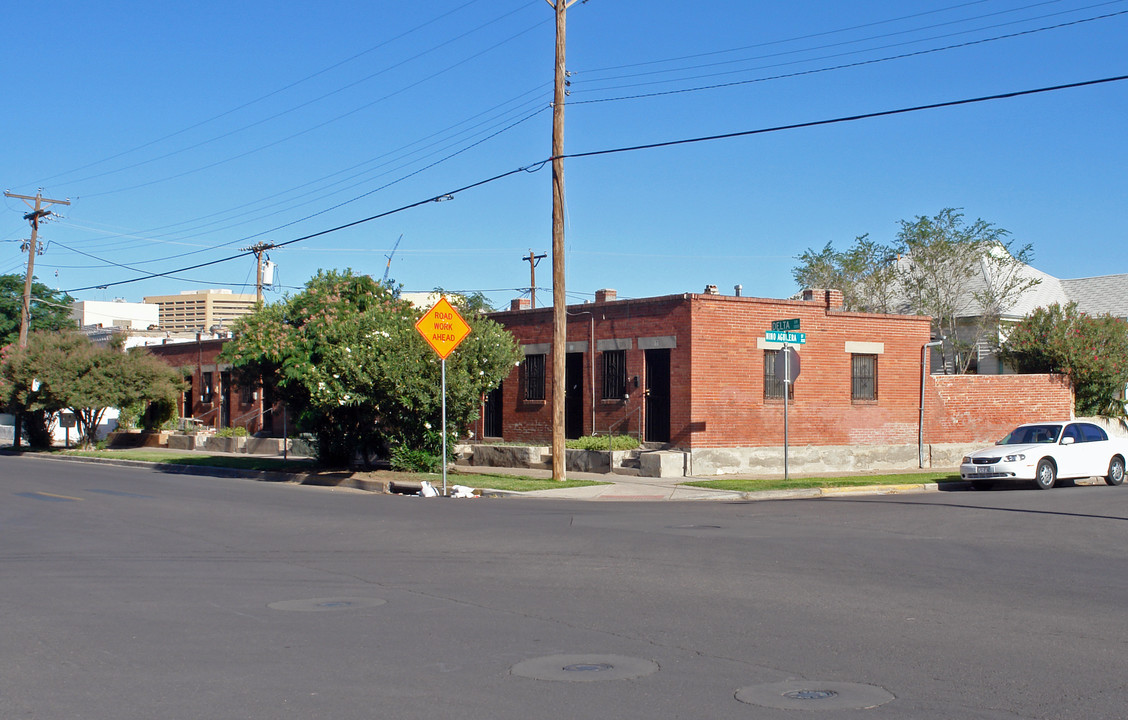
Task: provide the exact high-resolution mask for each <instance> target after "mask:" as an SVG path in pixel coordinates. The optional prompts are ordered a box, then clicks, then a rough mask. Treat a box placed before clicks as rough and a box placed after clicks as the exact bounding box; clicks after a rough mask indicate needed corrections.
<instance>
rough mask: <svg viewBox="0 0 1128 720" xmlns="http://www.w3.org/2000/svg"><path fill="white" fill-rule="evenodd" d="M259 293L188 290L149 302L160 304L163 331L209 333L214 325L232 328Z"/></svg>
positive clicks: (150, 299)
mask: <svg viewBox="0 0 1128 720" xmlns="http://www.w3.org/2000/svg"><path fill="white" fill-rule="evenodd" d="M255 299H256V298H255V296H254V295H253V294H252V295H242V294H237V293H233V292H231V291H230V290H185V291H183V292H181V293H180V294H179V295H156V296H151V297H146V298H145V302H147V303H153V304H155V305H159V306H160V327H161V329H162V330H194V331H197V332H208V331H210V330H211V329H212V328H223V329H230V328H231V323H232V322H233V321H234V320H235V319H236V318H240V317H242V316H244V315H249V314H251V312H252V311H253V310H254V308H255Z"/></svg>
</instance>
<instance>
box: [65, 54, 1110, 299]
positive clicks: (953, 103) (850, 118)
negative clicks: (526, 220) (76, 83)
mask: <svg viewBox="0 0 1128 720" xmlns="http://www.w3.org/2000/svg"><path fill="white" fill-rule="evenodd" d="M1124 80H1128V75H1116V76H1113V77H1106V78H1100V79H1097V80H1084V81H1081V82H1074V83H1066V84H1063V85H1052V86H1049V87H1041V88H1034V89H1031V90H1016V91H1012V92H1006V93H998V94H994V95H983V96H979V97H974V98H966V99H963V100H949V101H945V102H938V103H929V104H927V105H914V106H912V107H906V108H898V109H895V110H881V111H877V112H871V113H861V114H857V115H847V116H842V117H837V118H830V119H825V120H811V121H808V122H802V123H792V124H789V125H777V126H774V127H768V128H759V129H755V130H743V131H738V132H732V133H723V134H720V135H706V136H702V137H694V138H684V139H681V140H668V141H665V142H656V143H647V144H644V145H631V146H626V147H618V148H608V149H604V150H591V151H588V152H579V153H566V154H564V155H561V156H560V158H561V159H578V158H586V157H597V156H600V155H612V154H618V153H626V152H636V151H639V150H654V149H658V148H664V147H674V146H677V145H689V144H692V143H700V142H712V141H716V140H729V139H733V138H738V137H750V136H752V135H762V134H766V133H773V132H781V131H784V130H797V129H801V128H809V127H819V126H823V125H834V124H839V123H846V122H856V121H858V120H869V119H873V118H879V117H890V116H893V115H903V114H906V113H912V112H920V111H923V110H936V109H939V108H946V107H958V106H961V105H971V104H976V103H983V102H990V101H994V100H1006V99H1011V98H1017V97H1025V96H1030V95H1038V94H1043V93H1049V92H1057V91H1061V90H1071V89H1076V88H1082V87H1091V86H1096V85H1103V84H1108V83H1113V82H1121V81H1124ZM552 160H553V158H546V159H544V160H541V161H539V162H537V163H534V164H533V165H528V166H525V167H519V168H516V169H514V170H509V171H508V172H504V173H501V174H499V175H494V176H492V177H489V178H486V179H485V180H479V181H477V182H474V183H470V184H469V185H464V186H462V187H460V188H458V189H456V190H450V191H448V192H446V193H441V194H439V195H435V196H432V197H429V198H427V199H426V200H419V201H416V202H413V203H410V204H408V205H402V206H400V207H398V208H394V209H392V210H387V211H385V212H382V213H378V214H376V215H371V216H369V217H366V218H362V219H360V220H354V221H352V222H349V223H345V224H344V225H338V226H336V227H332V228H329V229H326V230H321V231H319V232H315V233H311V234H309V235H304V236H302V237H298V238H294V239H292V240H287V241H285V242H280V243H275V247H285V246H287V245H293V244H295V243H299V242H303V241H305V240H311V239H313V238H317V237H322V236H324V235H328V234H330V233H334V232H338V231H340V230H345V229H347V228H351V227H356V226H358V225H362V224H364V223H368V222H372V221H373V220H379V219H381V218H385V217H388V216H390V215H395V214H398V213H401V212H404V211H405V210H410V209H412V208H417V207H420V206H422V205H426V204H427V203H430V202H437V201H441V200H445V199H448V198H453V197H454V196H455V195H457V194H459V193H462V192H465V191H467V190H472V189H474V188H477V187H481V186H483V185H488V184H490V183H493V182H497V181H498V180H502V179H504V178H507V177H510V176H512V175H516V174H518V173H522V172H526V173H528V172H536V171H538V170H540V169H541V168H543V167H544V166H545V165H546V164H548V163H549V162H551V161H552ZM252 254H253V252H251V251H247V252H241V253H238V254H236V255H231V256H229V257H225V258H220V259H217V260H211V261H208V262H204V263H198V264H196V265H191V266H189V267H184V268H179V269H176V270H170V271H168V272H163V273H150V274H147V275H145V276H144V277H139V278H133V279H130V280H120V281H117V282H113V283H103V284H101V285H90V286H87V287H80V288H72V289H70V290H66V291H63V292H67V293H74V292H80V291H83V290H93V289H100V288H107V287H113V286H116V285H126V284H130V283H134V282H140V281H142V280H151V279H153V278H158V277H168V276H170V275H172V274H173V273H180V272H187V271H189V270H196V269H198V268H202V267H209V266H211V265H218V264H220V263H224V262H229V261H231V260H236V259H239V258H242V257H247V256H248V255H252Z"/></svg>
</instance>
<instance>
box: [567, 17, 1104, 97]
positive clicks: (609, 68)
mask: <svg viewBox="0 0 1128 720" xmlns="http://www.w3.org/2000/svg"><path fill="white" fill-rule="evenodd" d="M985 1H987V0H980V2H971V3H963V4H961V5H953V6H950V7H946V8H939V9H936V10H929V11H927V12H922V13H914V14H912V15H902V16H901V17H896V18H890V19H888V20H879V21H876V22H871V23H865V24H862V25H853V26H850V27H846V28H839V29H836V30H825V31H823V32H817V33H810V34H807V35H798V36H795V37H790V38H783V39H781V40H767V41H765V42H759V43H754V44H752V45H742V46H740V47H734V48H726V49H724V50H711V51H709V52H702V53H694V54H691V55H681V56H678V57H672V58H664V59H659V60H646V61H642V62H637V63H626V64H622V65H611V66H607V67H601V68H590V69H586V70H585V69H584V68H582V67H581V68H577V69H575V70H572V77H577V76H580V77H582V76H584V75H588V74H596V73H604V72H609V71H612V70H627V69H630V68H637V67H647V66H651V65H665V64H668V63H676V62H682V61H685V60H697V59H699V58H706V57H715V56H717V55H729V54H732V53H737V52H744V51H745V50H756V49H759V48H765V47H772V46H774V45H787V44H789V43H795V42H799V41H800V40H811V39H814V38H818V37H826V36H829V35H840V34H842V33H846V32H851V31H853V30H861V29H863V28H867V27H875V26H877V25H888V24H891V23H895V22H900V21H902V20H911V19H913V18H917V17H922V16H925V15H934V14H937V13H941V12H946V11H948V10H956V9H959V8H962V7H966V6H968V5H980V4H982V3H983V2H985ZM1062 1H1063V0H1044V1H1043V2H1037V3H1034V4H1032V5H1023V6H1021V7H1017V8H1009V9H1007V10H999V11H996V12H992V13H986V14H984V15H974V16H971V17H967V18H961V19H958V20H949V21H946V22H943V23H934V24H932V25H924V26H920V27H916V28H910V29H908V30H899V31H897V32H895V33H886V34H883V35H871V36H869V37H866V38H859V39H858V40H849V41H843V43H847V42H862V41H864V40H873V39H879V38H883V37H889V36H890V35H896V34H903V33H908V32H920V31H922V30H930V29H933V28H937V27H942V26H944V25H951V24H955V23H961V22H970V21H972V20H981V19H983V18H986V17H993V16H995V15H1002V14H1007V13H1014V12H1021V11H1022V10H1029V9H1031V8H1034V7H1039V6H1042V5H1053V4H1056V3H1059V2H1062ZM1113 1H1115V0H1113ZM1081 9H1085V8H1081ZM843 43H830V44H828V45H817V46H814V47H808V48H806V50H820V49H823V48H826V47H836V46H838V45H841V44H843ZM790 52H800V51H790ZM769 57H770V56H769ZM726 62H731V61H726ZM671 71H672V70H660V71H657V72H671ZM613 77H629V76H613ZM600 79H601V80H605V79H609V78H600Z"/></svg>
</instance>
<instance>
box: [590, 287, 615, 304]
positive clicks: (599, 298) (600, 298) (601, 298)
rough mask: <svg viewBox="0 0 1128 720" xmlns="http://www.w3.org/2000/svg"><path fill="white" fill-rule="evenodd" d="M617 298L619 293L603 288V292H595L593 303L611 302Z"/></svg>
mask: <svg viewBox="0 0 1128 720" xmlns="http://www.w3.org/2000/svg"><path fill="white" fill-rule="evenodd" d="M618 296H619V293H618V292H617V291H615V290H611V289H610V288H604V289H603V290H596V291H595V301H596V302H597V303H604V302H611V301H613V300H614V299H615V298H616V297H618Z"/></svg>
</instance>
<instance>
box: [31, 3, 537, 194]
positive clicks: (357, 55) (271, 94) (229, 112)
mask: <svg viewBox="0 0 1128 720" xmlns="http://www.w3.org/2000/svg"><path fill="white" fill-rule="evenodd" d="M534 1H535V0H534ZM477 2H479V0H469V1H468V2H465V3H463V4H462V5H459V6H458V7H455V8H452V9H451V10H449V11H448V12H445V13H442V14H440V15H437V16H436V17H433V18H431V19H430V20H427V21H425V22H423V23H421V24H419V25H416V26H415V27H413V28H411V29H409V30H405V31H404V32H402V33H400V34H399V35H396V36H394V37H392V38H389V39H387V40H384V41H382V42H379V43H377V44H375V45H373V46H372V47H370V48H368V49H366V50H362V51H360V52H358V53H355V54H354V55H351V56H349V57H347V58H345V59H344V60H340V61H338V62H335V63H333V64H332V65H329V66H327V67H324V68H322V69H320V70H318V71H316V72H314V73H311V74H309V75H306V76H305V77H303V78H301V79H299V80H295V81H294V82H291V83H289V84H288V85H284V86H282V87H280V88H278V89H276V90H272V91H270V92H268V93H266V94H265V95H260V96H259V97H257V98H255V99H254V100H248V101H247V102H245V103H243V104H241V105H238V106H236V107H234V108H231V109H230V110H225V111H224V112H221V113H219V114H218V115H213V116H212V117H210V118H207V119H206V120H201V121H199V122H197V123H194V124H192V125H189V126H188V127H185V128H182V129H180V130H177V131H176V132H172V133H169V134H168V135H164V136H162V137H159V138H156V139H155V140H150V141H148V142H146V143H143V144H141V145H137V146H135V147H133V148H130V149H128V150H123V151H121V152H119V153H117V154H115V155H110V156H109V157H105V158H102V159H101V160H96V161H94V162H92V163H88V164H86V165H82V166H80V167H77V168H73V169H71V170H67V171H65V172H62V173H59V174H56V175H53V176H51V177H47V178H43V179H41V180H36V181H33V182H31V183H27V184H28V185H39V184H42V183H44V182H46V181H48V180H53V179H55V178H59V177H64V176H66V175H70V174H71V173H76V172H80V171H82V170H85V169H87V168H91V167H94V166H96V165H101V164H102V163H105V162H109V161H110V160H116V159H117V158H119V157H123V156H125V155H129V154H131V153H134V152H137V151H138V150H143V149H145V148H147V147H150V146H152V145H156V144H157V143H160V142H164V141H165V140H169V139H172V138H174V137H177V136H178V135H183V134H184V133H186V132H189V131H191V130H195V129H196V128H198V127H201V126H204V125H207V124H209V123H212V122H214V121H216V120H219V119H221V118H224V117H227V116H228V115H232V114H234V113H236V112H238V111H240V110H243V109H245V108H248V107H250V106H251V105H255V104H257V103H260V102H262V101H263V100H266V99H268V98H271V97H274V96H275V95H278V94H279V93H283V92H285V91H287V90H289V89H291V88H294V87H297V86H298V85H301V84H302V83H304V82H307V81H309V80H312V79H313V78H315V77H318V76H320V75H324V74H325V73H327V72H329V71H331V70H335V69H337V68H339V67H341V66H342V65H346V64H348V63H350V62H352V61H353V60H356V59H358V58H361V57H363V56H365V55H367V54H369V53H371V52H375V51H376V50H379V49H380V48H382V47H384V46H386V45H390V44H392V43H393V42H395V41H397V40H401V39H403V38H405V37H407V36H408V35H411V34H413V33H415V32H417V31H419V30H422V29H423V28H425V27H427V26H429V25H432V24H434V23H436V22H438V21H439V20H442V19H444V18H446V17H448V16H450V15H453V14H455V13H457V12H459V11H460V10H463V9H465V8H467V7H469V6H471V5H473V4H475V3H477ZM529 4H532V3H529Z"/></svg>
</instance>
